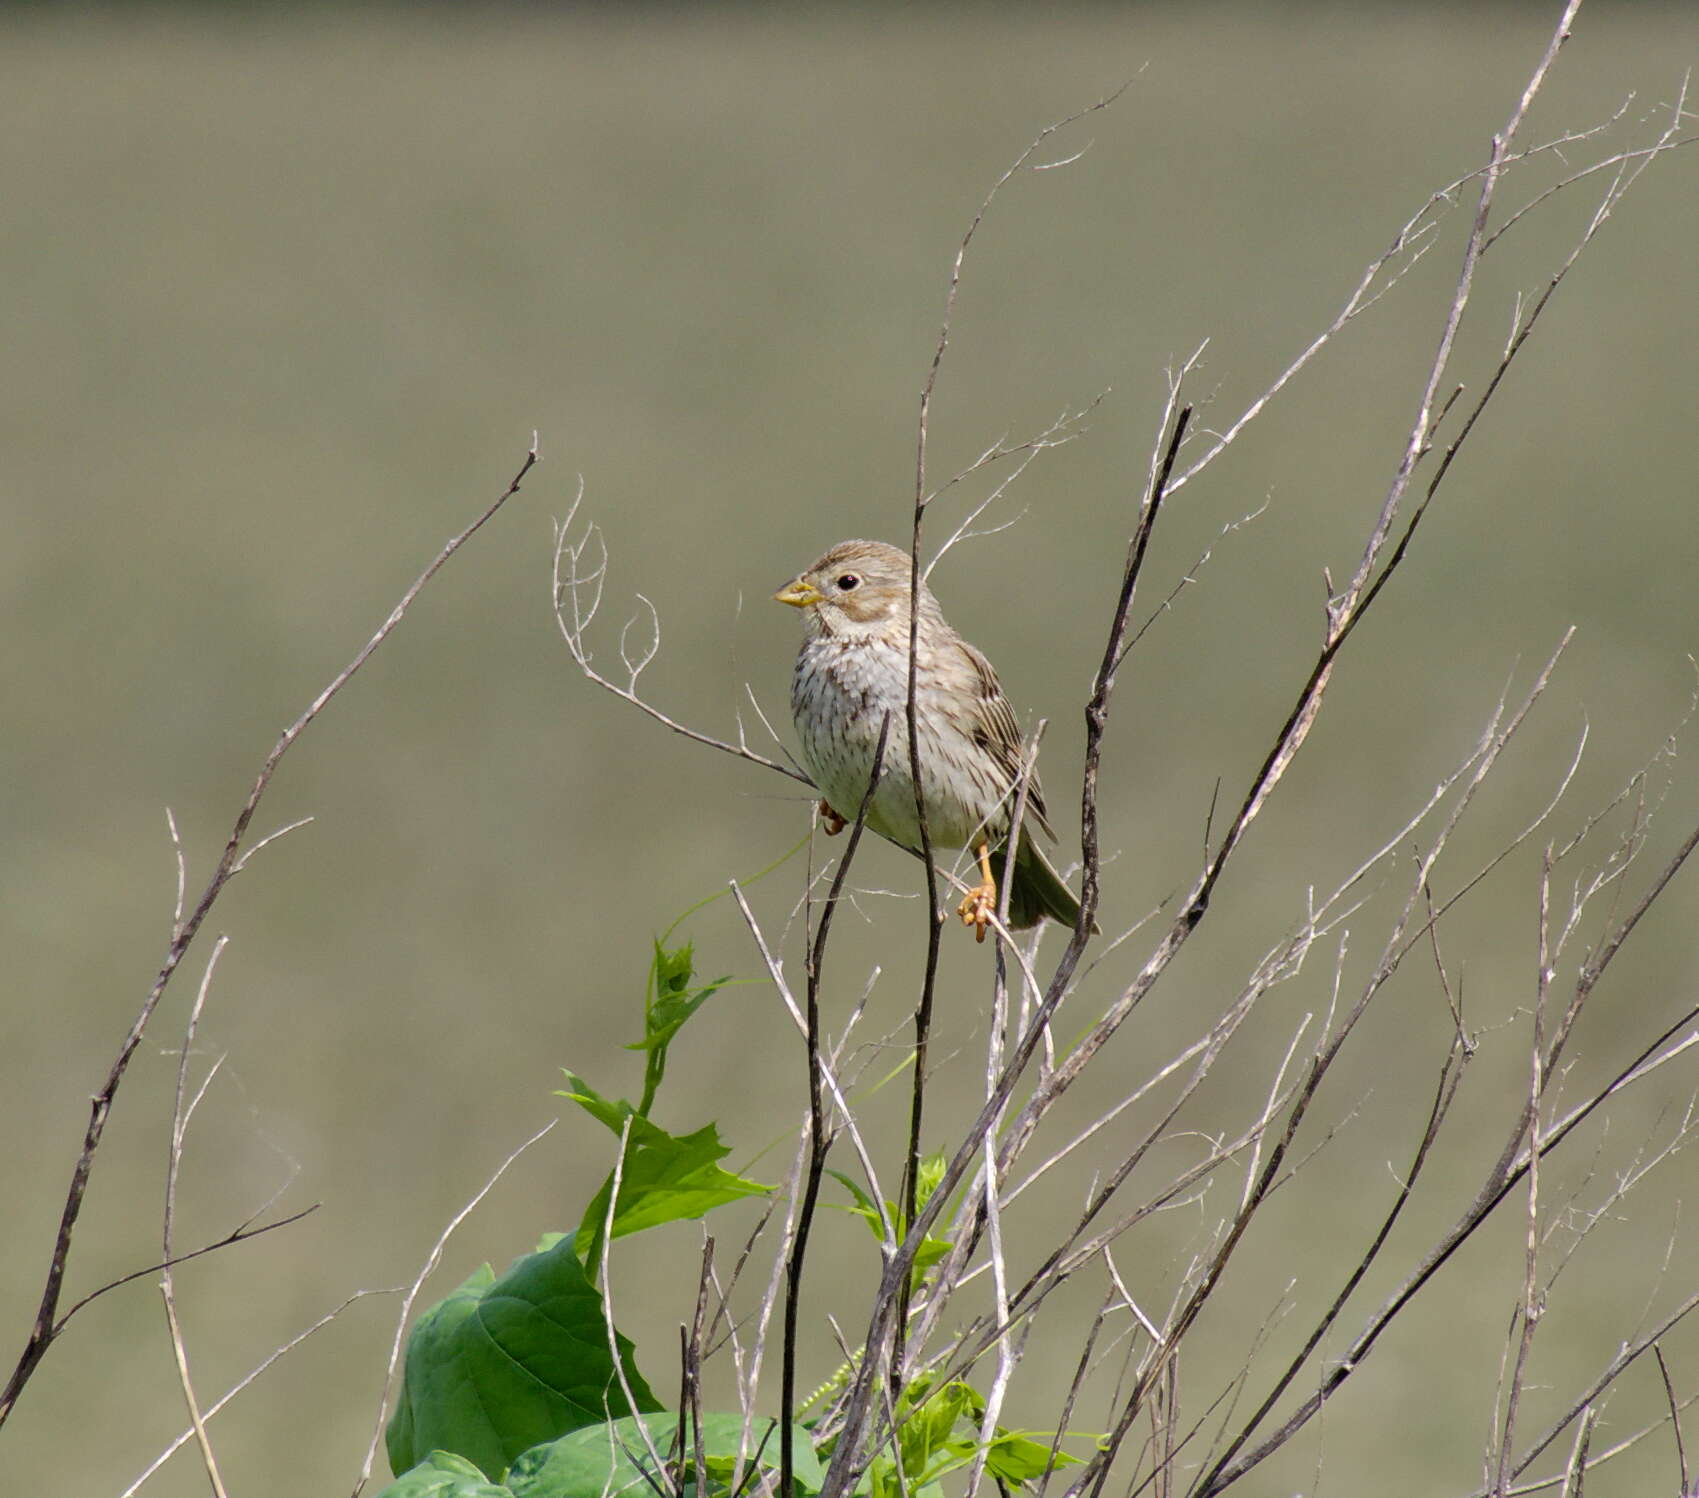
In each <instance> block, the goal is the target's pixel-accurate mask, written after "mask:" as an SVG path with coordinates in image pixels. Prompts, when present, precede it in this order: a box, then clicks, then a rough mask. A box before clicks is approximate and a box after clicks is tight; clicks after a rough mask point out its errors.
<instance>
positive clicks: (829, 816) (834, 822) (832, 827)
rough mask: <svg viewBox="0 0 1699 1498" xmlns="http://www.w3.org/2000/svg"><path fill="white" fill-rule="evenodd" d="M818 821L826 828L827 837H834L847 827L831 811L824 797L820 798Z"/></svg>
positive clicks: (830, 806) (840, 818)
mask: <svg viewBox="0 0 1699 1498" xmlns="http://www.w3.org/2000/svg"><path fill="white" fill-rule="evenodd" d="M820 821H821V823H822V824H823V825H824V826H825V828H826V836H827V837H836V836H837V835H838V834H839V833H840V832H842V831H843V830H844V828H845V826H846V825H847V823H846V822H845V821H844V819H843V818H842V817H840V816H839V815H838V814H837V813H836V812H835V811H833V810H832V805H831V803H830V802H829V801H827V800H826V798H825V797H824V796H822V797H821V798H820Z"/></svg>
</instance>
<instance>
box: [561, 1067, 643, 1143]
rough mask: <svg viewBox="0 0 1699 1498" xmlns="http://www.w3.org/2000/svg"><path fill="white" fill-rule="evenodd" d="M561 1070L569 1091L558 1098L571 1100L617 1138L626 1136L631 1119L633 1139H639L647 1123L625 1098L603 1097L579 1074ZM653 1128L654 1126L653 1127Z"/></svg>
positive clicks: (564, 1069) (563, 1068)
mask: <svg viewBox="0 0 1699 1498" xmlns="http://www.w3.org/2000/svg"><path fill="white" fill-rule="evenodd" d="M561 1070H562V1072H563V1073H565V1076H566V1081H567V1090H566V1091H565V1092H557V1093H556V1094H555V1096H556V1097H564V1098H571V1099H572V1101H573V1102H575V1103H577V1104H578V1106H579V1107H580V1108H582V1109H583V1110H584V1111H585V1112H586V1113H588V1114H589V1115H590V1117H591V1118H593V1119H595V1120H596V1122H598V1123H600V1124H603V1125H605V1126H606V1127H607V1129H608V1131H609V1132H610V1133H611V1134H613V1135H614V1136H615V1137H623V1136H624V1134H625V1121H626V1119H628V1118H629V1119H631V1121H632V1125H631V1127H632V1136H631V1137H632V1138H633V1139H635V1138H637V1137H638V1131H639V1130H640V1129H641V1128H642V1127H643V1126H644V1124H645V1122H646V1121H645V1120H644V1119H642V1118H640V1117H639V1116H638V1115H637V1110H636V1109H635V1108H633V1107H632V1106H631V1104H630V1103H628V1102H626V1101H625V1099H624V1098H619V1099H617V1100H616V1099H614V1098H606V1097H603V1096H602V1095H601V1093H599V1092H597V1091H596V1089H595V1088H594V1087H592V1086H591V1085H590V1084H589V1083H588V1082H586V1081H585V1080H584V1078H582V1077H581V1076H579V1075H578V1073H577V1072H574V1071H567V1070H566V1068H565V1067H562V1068H561ZM651 1127H653V1126H652V1125H651Z"/></svg>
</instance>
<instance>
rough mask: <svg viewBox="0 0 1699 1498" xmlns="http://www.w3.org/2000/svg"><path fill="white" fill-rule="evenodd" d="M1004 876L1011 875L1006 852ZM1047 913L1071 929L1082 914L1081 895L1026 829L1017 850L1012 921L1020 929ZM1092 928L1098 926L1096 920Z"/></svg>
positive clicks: (1011, 888) (1012, 887) (1012, 890)
mask: <svg viewBox="0 0 1699 1498" xmlns="http://www.w3.org/2000/svg"><path fill="white" fill-rule="evenodd" d="M1000 877H1003V878H1007V877H1008V863H1007V855H1006V854H1005V856H1004V866H1003V869H1002V870H1001V872H1000ZM1046 916H1048V917H1049V918H1050V919H1051V920H1053V921H1055V922H1056V923H1057V924H1058V925H1061V926H1067V927H1069V928H1070V929H1071V928H1072V927H1073V926H1074V924H1075V923H1076V922H1077V921H1078V920H1079V918H1080V902H1079V897H1078V896H1077V895H1075V894H1074V892H1073V891H1072V890H1071V889H1069V888H1068V886H1067V885H1066V884H1064V883H1063V882H1062V876H1061V875H1060V874H1058V873H1057V872H1056V870H1055V869H1053V868H1052V867H1051V866H1050V860H1049V859H1048V858H1046V857H1045V856H1044V850H1043V849H1042V848H1040V847H1039V846H1038V844H1037V843H1035V842H1034V841H1033V840H1032V839H1031V838H1030V837H1029V836H1027V834H1026V833H1025V832H1023V833H1022V834H1021V845H1020V851H1019V852H1017V853H1016V854H1015V876H1014V882H1013V884H1012V885H1011V886H1010V889H1009V924H1010V926H1012V927H1013V928H1014V929H1015V930H1017V931H1020V930H1024V929H1025V928H1026V927H1028V926H1036V925H1037V924H1038V923H1039V922H1040V921H1042V920H1043V919H1044V918H1045V917H1046ZM1091 929H1092V930H1093V931H1096V930H1097V929H1098V928H1097V926H1096V924H1095V923H1094V924H1093V925H1092V928H1091Z"/></svg>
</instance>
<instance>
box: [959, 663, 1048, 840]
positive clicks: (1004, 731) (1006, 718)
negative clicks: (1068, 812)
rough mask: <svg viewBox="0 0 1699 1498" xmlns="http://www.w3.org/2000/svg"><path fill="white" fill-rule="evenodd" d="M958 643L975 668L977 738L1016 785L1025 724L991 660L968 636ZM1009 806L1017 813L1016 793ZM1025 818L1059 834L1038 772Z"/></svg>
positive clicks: (1029, 785) (1028, 794)
mask: <svg viewBox="0 0 1699 1498" xmlns="http://www.w3.org/2000/svg"><path fill="white" fill-rule="evenodd" d="M956 645H957V646H958V648H959V649H960V650H961V652H962V654H963V655H964V656H966V657H967V662H968V664H969V665H970V666H971V667H972V668H973V679H974V687H975V692H974V702H973V729H972V733H973V741H974V742H975V743H976V744H978V745H979V747H980V748H982V749H984V750H985V752H986V753H987V754H989V755H990V756H991V758H992V759H993V760H995V761H996V763H997V768H998V769H999V770H1001V771H1002V772H1003V776H1004V779H1005V781H1006V782H1007V783H1008V784H1009V785H1010V786H1013V785H1014V783H1015V781H1016V779H1017V778H1018V777H1019V775H1020V773H1021V726H1020V724H1019V723H1017V722H1016V721H1015V710H1014V708H1013V707H1012V706H1011V705H1010V702H1009V699H1008V698H1007V697H1005V696H1004V695H1003V688H1002V686H1001V685H1000V684H999V683H998V680H997V673H996V672H995V671H993V670H992V669H991V662H990V661H988V660H986V658H985V657H984V656H983V655H981V654H980V653H979V652H978V651H977V650H975V649H974V648H973V646H971V645H970V644H968V642H967V641H966V640H963V639H960V638H959V637H958V639H957V640H956ZM1008 810H1009V815H1010V816H1013V815H1014V810H1015V805H1014V798H1013V797H1012V796H1011V797H1010V799H1009V807H1008ZM1025 820H1026V821H1027V822H1028V823H1032V822H1037V823H1038V825H1039V827H1040V828H1041V829H1042V830H1043V832H1044V835H1045V836H1046V837H1047V838H1050V839H1052V840H1054V839H1055V837H1056V834H1055V833H1054V832H1052V831H1051V830H1050V814H1049V812H1048V811H1046V810H1045V806H1044V789H1043V787H1042V786H1040V785H1039V783H1038V776H1037V774H1036V773H1034V774H1033V775H1031V776H1030V777H1029V778H1028V780H1027V792H1026V817H1025Z"/></svg>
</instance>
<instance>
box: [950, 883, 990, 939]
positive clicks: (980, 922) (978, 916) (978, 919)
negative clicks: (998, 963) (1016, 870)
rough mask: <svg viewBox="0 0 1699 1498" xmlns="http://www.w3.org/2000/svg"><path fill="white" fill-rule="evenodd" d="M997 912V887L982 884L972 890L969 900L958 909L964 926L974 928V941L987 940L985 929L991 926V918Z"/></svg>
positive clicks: (969, 893) (963, 902)
mask: <svg viewBox="0 0 1699 1498" xmlns="http://www.w3.org/2000/svg"><path fill="white" fill-rule="evenodd" d="M996 911H997V886H996V885H995V884H981V885H979V886H977V887H976V888H974V889H970V890H969V891H968V893H967V898H966V899H965V900H963V901H962V903H961V904H960V905H958V906H957V907H956V914H957V915H959V916H960V917H961V918H962V924H963V925H964V926H972V927H973V939H974V940H975V941H984V940H985V928H986V927H987V926H989V925H990V924H991V917H992V916H993V915H994V914H995V913H996Z"/></svg>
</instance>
